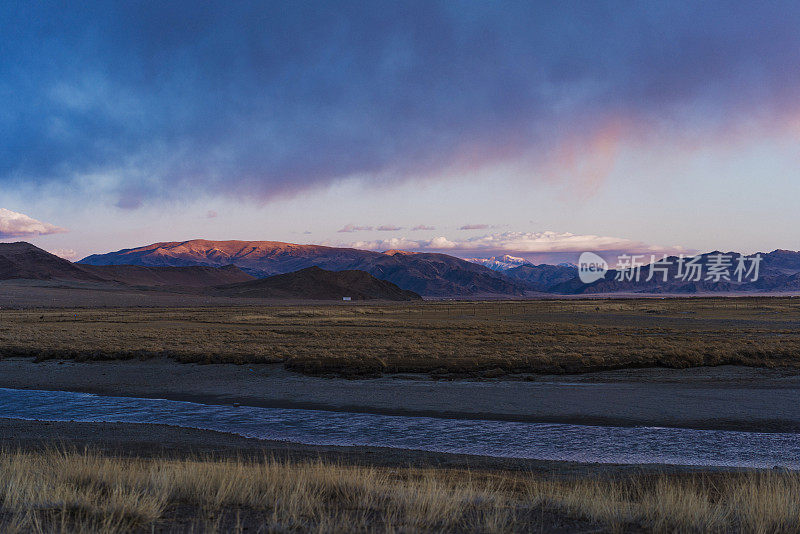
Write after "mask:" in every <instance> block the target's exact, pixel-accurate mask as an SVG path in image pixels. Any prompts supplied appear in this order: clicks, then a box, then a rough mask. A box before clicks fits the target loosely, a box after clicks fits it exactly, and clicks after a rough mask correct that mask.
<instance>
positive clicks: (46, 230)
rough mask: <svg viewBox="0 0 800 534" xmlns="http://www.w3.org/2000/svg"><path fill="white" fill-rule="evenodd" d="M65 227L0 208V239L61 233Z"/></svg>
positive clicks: (64, 230)
mask: <svg viewBox="0 0 800 534" xmlns="http://www.w3.org/2000/svg"><path fill="white" fill-rule="evenodd" d="M66 231H67V230H66V229H65V228H61V227H59V226H55V225H53V224H50V223H45V222H41V221H37V220H36V219H33V218H31V217H28V216H27V215H25V214H23V213H17V212H15V211H11V210H7V209H5V208H0V239H6V238H9V237H30V236H37V235H48V234H62V233H64V232H66Z"/></svg>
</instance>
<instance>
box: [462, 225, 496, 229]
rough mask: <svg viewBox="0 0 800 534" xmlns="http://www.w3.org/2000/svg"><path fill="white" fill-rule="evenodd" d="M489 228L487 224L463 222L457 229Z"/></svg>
mask: <svg viewBox="0 0 800 534" xmlns="http://www.w3.org/2000/svg"><path fill="white" fill-rule="evenodd" d="M487 228H489V225H488V224H465V225H464V226H461V227H460V228H459V230H486V229H487Z"/></svg>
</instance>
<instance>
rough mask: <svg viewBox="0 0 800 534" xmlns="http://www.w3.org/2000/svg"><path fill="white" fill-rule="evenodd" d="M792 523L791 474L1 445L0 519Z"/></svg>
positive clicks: (431, 525) (30, 522)
mask: <svg viewBox="0 0 800 534" xmlns="http://www.w3.org/2000/svg"><path fill="white" fill-rule="evenodd" d="M555 524H559V525H561V526H562V527H564V526H566V527H568V528H584V529H586V528H594V529H596V528H597V527H598V526H604V527H605V528H606V529H607V530H610V531H624V530H630V529H634V530H639V529H644V530H646V531H654V532H753V533H772V532H798V531H800V474H798V473H795V472H791V473H790V472H748V473H716V474H707V475H699V474H684V475H678V474H672V475H659V476H654V475H640V476H636V475H631V476H627V477H624V478H618V479H604V478H600V479H598V478H588V477H587V478H580V479H571V480H560V479H554V478H546V477H543V476H539V475H535V474H529V473H521V472H469V471H463V470H449V469H412V468H370V467H355V466H346V465H337V464H330V463H322V462H306V463H287V462H279V461H274V460H269V459H265V460H262V461H252V460H212V459H188V460H174V459H157V458H155V459H136V458H124V459H122V458H110V457H105V456H102V455H100V454H97V453H93V452H74V451H72V452H63V451H61V452H60V451H47V452H13V451H12V452H6V453H5V454H3V456H2V458H1V459H0V529H2V531H3V532H103V533H113V532H128V531H141V532H151V531H167V532H168V531H173V532H186V531H189V532H216V531H225V532H228V531H237V530H240V531H241V530H244V529H245V527H246V528H247V529H248V530H249V531H268V532H274V531H278V532H283V531H304V532H305V531H318V532H343V531H347V532H419V531H421V532H440V531H445V532H464V531H468V532H512V531H514V532H518V531H531V530H543V531H549V530H551V529H552V528H553V526H554V525H555Z"/></svg>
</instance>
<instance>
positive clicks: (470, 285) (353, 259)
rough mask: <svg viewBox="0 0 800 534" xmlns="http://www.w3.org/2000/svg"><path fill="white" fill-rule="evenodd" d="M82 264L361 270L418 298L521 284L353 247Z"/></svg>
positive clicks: (466, 267)
mask: <svg viewBox="0 0 800 534" xmlns="http://www.w3.org/2000/svg"><path fill="white" fill-rule="evenodd" d="M79 263H80V264H84V265H124V264H130V265H141V266H162V267H163V266H190V265H203V266H210V267H219V266H223V265H236V266H237V267H239V268H241V269H242V270H244V271H245V272H247V273H249V274H251V275H253V276H257V277H259V278H264V277H267V276H270V275H274V274H283V273H289V272H294V271H298V270H300V269H304V268H306V267H312V266H314V267H320V268H322V269H325V270H329V271H346V270H360V271H365V272H368V273H370V274H371V275H373V276H375V277H377V278H380V279H381V280H387V281H389V282H392V283H394V284H396V285H398V286H399V287H401V288H403V289H407V290H410V291H414V292H416V293H419V294H422V295H431V296H459V295H461V296H464V295H478V294H484V293H486V294H505V295H523V294H524V293H525V291H527V290H528V287H527V285H526V284H525V283H524V282H522V281H517V280H513V279H511V278H508V277H506V276H505V275H503V274H501V273H496V272H493V271H492V270H490V269H488V268H486V267H483V266H482V265H477V264H474V263H470V262H468V261H465V260H462V259H459V258H455V257H453V256H448V255H446V254H433V253H405V252H401V251H388V252H386V253H381V252H374V251H369V250H358V249H353V248H341V247H325V246H321V245H296V244H292V243H282V242H278V241H207V240H193V241H184V242H169V243H156V244H153V245H148V246H145V247H139V248H134V249H124V250H120V251H117V252H111V253H108V254H96V255H92V256H89V257H87V258H84V259H83V260H81V261H80V262H79Z"/></svg>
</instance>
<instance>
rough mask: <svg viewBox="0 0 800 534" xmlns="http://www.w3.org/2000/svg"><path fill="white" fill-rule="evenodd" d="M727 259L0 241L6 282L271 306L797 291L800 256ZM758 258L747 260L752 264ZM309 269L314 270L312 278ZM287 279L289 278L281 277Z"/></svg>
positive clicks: (267, 244) (0, 269) (0, 268)
mask: <svg viewBox="0 0 800 534" xmlns="http://www.w3.org/2000/svg"><path fill="white" fill-rule="evenodd" d="M721 254H722V253H720V252H712V253H707V254H702V255H699V256H698V257H697V259H696V260H695V263H696V264H697V265H699V267H700V269H701V270H702V275H701V276H699V277H696V276H689V277H687V276H685V273H682V272H681V271H682V270H685V269H684V268H683V267H679V265H678V264H679V262H680V260H679V258H676V257H670V258H668V259H667V263H668V264H669V266H668V267H666V268H664V269H659V270H657V273H656V275H655V276H653V277H649V276H648V275H649V269H650V267H649V266H647V265H645V266H643V267H642V268H641V273H640V277H639V279H638V280H631V279H630V278H631V277H626V276H620V272H619V271H616V270H611V271H609V272H608V273H606V276H605V277H604V278H603V279H601V280H598V281H596V282H593V283H590V284H586V283H583V282H582V281H581V280H580V278H579V277H578V269H577V267H576V266H574V265H570V264H561V265H546V264H542V265H533V264H531V263H522V264H520V265H517V266H513V267H509V268H507V269H503V270H501V271H495V270H492V269H490V268H488V267H486V266H484V265H481V264H479V263H475V262H472V261H467V260H462V259H459V258H455V257H453V256H448V255H446V254H433V253H416V252H406V251H400V250H389V251H386V252H374V251H368V250H359V249H352V248H342V247H326V246H321V245H296V244H292V243H281V242H275V241H205V240H193V241H183V242H168V243H156V244H153V245H149V246H145V247H139V248H133V249H123V250H120V251H118V252H111V253H107V254H99V255H93V256H89V257H87V258H84V259H83V260H81V261H80V262H77V263H71V262H69V261H67V260H64V259H62V258H59V257H57V256H54V255H53V254H50V253H48V252H46V251H44V250H42V249H39V248H37V247H35V246H33V245H30V244H28V243H0V280H7V279H32V280H51V281H60V282H69V283H71V284H76V283H82V284H92V283H93V284H104V285H105V286H108V287H122V288H128V289H130V288H140V289H150V290H160V291H180V292H193V293H200V294H209V295H212V294H213V295H218V296H260V297H264V298H279V297H280V296H282V295H289V294H293V295H295V297H294V298H314V297H312V296H309V295H314V294H316V295H319V296H320V297H319V298H334V296H339V297H341V296H351V297H352V298H354V299H361V298H385V299H409V298H411V299H413V298H416V297H417V296H418V295H424V296H428V297H458V298H467V297H469V298H479V297H482V296H487V297H488V296H492V295H495V296H501V297H502V296H506V297H509V296H511V297H519V296H526V295H527V296H534V295H535V294H560V295H589V294H614V293H633V294H636V293H642V294H648V293H650V294H667V293H670V294H695V293H709V292H710V293H714V292H717V293H724V292H751V293H769V292H773V293H774V292H798V291H800V252H793V251H789V250H775V251H773V252H770V253H768V254H761V255H760V257H761V261H760V263H759V265H758V268H759V272H758V278H757V279H755V280H751V279H748V277H745V278H744V279H743V280H742V281H739V280H737V277H736V275H735V272H734V269H735V259H736V258H737V257H738V254H734V253H725V254H722V255H723V256H725V257H727V258H728V259H729V262H730V263H731V265H729V269H728V276H727V277H722V278H720V279H709V278H707V273H708V270H709V268H710V267H711V266H712V264H713V263H714V261H715V257H717V256H720V255H721ZM753 257H754V256H749V257H747V258H746V261H748V262H749V261H751V259H752V258H753ZM517 259H518V258H514V257H510V258H506V257H501V258H494V260H493V261H496V262H502V263H506V264H513V263H515V261H513V260H517ZM509 260H512V261H509ZM683 261H684V262H685V261H686V260H683ZM312 267H314V268H316V269H312V270H309V268H312ZM331 272H333V273H335V274H333V275H332V274H330V273H331ZM362 273H363V274H362ZM289 274H291V275H292V276H287V277H284V278H281V277H280V276H279V275H289ZM365 275H366V276H365ZM648 278H650V280H648ZM387 283H388V284H389V285H387ZM308 288H310V289H308ZM404 291H405V292H410V293H403V292H404ZM344 293H347V295H345V294H344ZM374 295H380V296H379V297H375V296H374Z"/></svg>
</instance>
